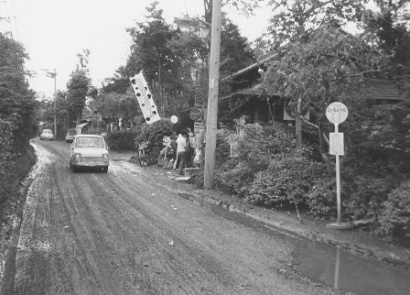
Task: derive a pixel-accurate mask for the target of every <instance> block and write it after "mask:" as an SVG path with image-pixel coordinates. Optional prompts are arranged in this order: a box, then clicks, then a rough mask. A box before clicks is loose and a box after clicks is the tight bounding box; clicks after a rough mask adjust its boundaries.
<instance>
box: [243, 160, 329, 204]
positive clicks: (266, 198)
mask: <svg viewBox="0 0 410 295" xmlns="http://www.w3.org/2000/svg"><path fill="white" fill-rule="evenodd" d="M326 171H327V170H326V166H325V165H324V164H321V163H317V162H311V161H309V160H308V159H306V158H304V157H301V156H289V157H286V158H283V159H279V160H271V162H270V163H269V167H268V169H267V170H265V171H260V172H258V173H257V174H256V176H255V179H254V181H253V182H252V184H251V185H250V187H249V192H248V194H247V196H246V200H247V201H248V202H250V203H254V204H257V205H264V206H268V207H272V206H274V207H278V206H279V207H282V206H288V205H289V204H292V203H296V204H297V203H302V204H305V203H307V202H306V200H305V199H306V198H307V195H308V194H309V193H310V192H311V190H312V189H313V187H314V186H315V184H316V183H317V182H318V181H319V180H320V179H323V178H324V177H326V173H327V172H326Z"/></svg>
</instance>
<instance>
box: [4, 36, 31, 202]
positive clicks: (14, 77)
mask: <svg viewBox="0 0 410 295" xmlns="http://www.w3.org/2000/svg"><path fill="white" fill-rule="evenodd" d="M27 58H28V55H27V53H26V52H25V49H24V47H23V45H22V44H21V43H19V42H17V41H15V40H13V39H12V38H11V37H9V36H8V35H4V34H2V33H0V202H1V203H2V202H3V201H4V200H5V199H7V197H9V196H11V195H12V194H13V193H14V194H17V188H18V186H17V185H16V183H18V180H19V178H20V177H21V175H19V173H20V172H21V170H23V169H22V168H20V167H18V166H19V164H21V163H22V159H23V157H22V156H23V155H25V154H27V148H28V146H29V139H30V138H32V137H33V136H34V135H35V130H36V125H35V122H34V118H35V111H36V108H37V107H38V103H37V102H36V101H35V93H34V92H33V91H32V90H30V89H29V85H28V84H27V80H26V78H27V76H28V75H29V72H27V71H26V70H25V68H24V63H25V60H26V59H27Z"/></svg>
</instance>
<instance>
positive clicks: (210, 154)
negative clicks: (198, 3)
mask: <svg viewBox="0 0 410 295" xmlns="http://www.w3.org/2000/svg"><path fill="white" fill-rule="evenodd" d="M211 32H212V33H211V53H210V62H209V92H208V110H207V114H208V115H207V120H206V143H205V167H204V188H207V189H212V188H214V169H215V149H216V137H217V120H218V91H219V60H220V47H221V0H213V2H212V31H211Z"/></svg>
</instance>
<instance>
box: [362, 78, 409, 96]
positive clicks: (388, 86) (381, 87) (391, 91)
mask: <svg viewBox="0 0 410 295" xmlns="http://www.w3.org/2000/svg"><path fill="white" fill-rule="evenodd" d="M366 84H367V85H368V86H369V92H368V96H369V98H372V99H376V100H397V101H399V100H404V99H406V95H405V94H404V93H402V92H401V91H400V89H399V88H398V87H397V85H396V82H395V81H392V80H383V79H370V78H368V79H366Z"/></svg>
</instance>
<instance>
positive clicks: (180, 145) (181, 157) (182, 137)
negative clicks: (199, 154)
mask: <svg viewBox="0 0 410 295" xmlns="http://www.w3.org/2000/svg"><path fill="white" fill-rule="evenodd" d="M186 149H187V133H186V132H184V131H182V132H181V133H180V134H179V135H178V138H177V157H178V161H179V166H178V173H179V174H180V175H183V174H184V168H185V163H186Z"/></svg>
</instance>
